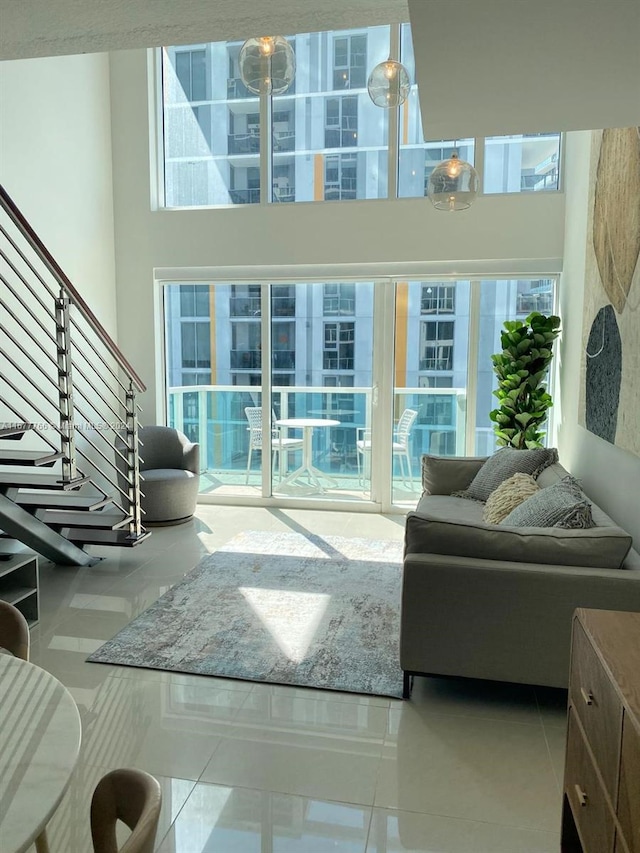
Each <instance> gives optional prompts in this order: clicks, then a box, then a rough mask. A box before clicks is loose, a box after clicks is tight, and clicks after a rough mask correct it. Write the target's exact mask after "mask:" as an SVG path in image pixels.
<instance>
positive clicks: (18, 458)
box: [0, 449, 64, 468]
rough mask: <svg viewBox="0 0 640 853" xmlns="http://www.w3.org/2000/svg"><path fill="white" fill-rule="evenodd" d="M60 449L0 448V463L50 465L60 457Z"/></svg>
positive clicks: (62, 454)
mask: <svg viewBox="0 0 640 853" xmlns="http://www.w3.org/2000/svg"><path fill="white" fill-rule="evenodd" d="M63 456H64V453H62V452H61V451H59V450H58V451H55V450H54V451H53V452H51V451H49V452H47V451H46V450H4V449H2V450H0V465H33V466H34V467H38V468H40V467H44V466H46V467H51V465H53V463H54V462H55V461H56V460H57V459H62V457H63Z"/></svg>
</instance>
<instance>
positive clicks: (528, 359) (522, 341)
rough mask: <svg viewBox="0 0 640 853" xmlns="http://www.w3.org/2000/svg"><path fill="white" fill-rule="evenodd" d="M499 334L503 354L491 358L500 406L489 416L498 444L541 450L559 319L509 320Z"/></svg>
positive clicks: (534, 315) (533, 316) (536, 316)
mask: <svg viewBox="0 0 640 853" xmlns="http://www.w3.org/2000/svg"><path fill="white" fill-rule="evenodd" d="M504 328H505V331H503V332H501V333H500V342H501V344H502V352H499V353H496V354H495V355H492V356H491V360H492V361H493V369H494V371H495V372H496V375H497V377H498V388H497V389H496V390H495V391H494V392H493V393H494V394H495V396H496V397H497V398H498V400H499V401H500V406H499V408H497V409H494V410H493V411H492V412H490V414H489V417H490V418H491V420H492V421H493V422H494V431H495V434H496V436H497V437H498V444H499V445H501V446H507V445H508V446H510V447H515V448H518V449H519V450H523V449H527V448H532V447H541V446H542V439H543V438H544V435H545V433H544V432H542V431H541V429H540V428H541V427H542V425H543V424H544V422H545V421H546V419H547V414H548V411H549V409H550V408H551V406H552V405H553V401H552V399H551V395H550V394H549V393H547V386H546V377H547V374H548V371H549V365H550V363H551V359H552V357H553V342H554V341H555V339H556V338H557V337H558V335H559V334H560V318H559V317H556V316H555V315H551V316H548V317H547V316H545V315H544V314H539V313H538V312H537V311H534V312H533V313H532V314H529V316H528V317H527V318H526V320H524V321H522V322H521V321H520V320H507V321H506V322H505V323H504Z"/></svg>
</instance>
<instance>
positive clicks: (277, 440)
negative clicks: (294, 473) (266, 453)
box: [244, 406, 302, 483]
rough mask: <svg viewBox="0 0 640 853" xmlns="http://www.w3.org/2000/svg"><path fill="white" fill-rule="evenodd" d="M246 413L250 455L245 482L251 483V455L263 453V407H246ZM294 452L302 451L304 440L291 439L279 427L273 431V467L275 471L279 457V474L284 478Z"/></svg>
mask: <svg viewBox="0 0 640 853" xmlns="http://www.w3.org/2000/svg"><path fill="white" fill-rule="evenodd" d="M244 413H245V415H246V417H247V420H248V421H249V453H248V456H247V475H246V478H245V482H246V483H248V482H249V473H250V471H251V455H252V453H253V451H254V450H259V451H262V406H246V407H245V410H244ZM271 418H272V422H275V420H276V418H275V414H274V413H273V412H272V413H271ZM292 450H302V439H301V438H293V437H289V436H287V435H286V434H285V431H284V430H282V429H279V428H278V427H273V428H272V430H271V452H272V454H273V461H272V466H273V468H274V469H275V465H276V456H277V457H278V473H279V475H280V477H282V474H283V472H284V471H285V468H286V464H285V463H286V459H287V455H288V454H289V452H290V451H292Z"/></svg>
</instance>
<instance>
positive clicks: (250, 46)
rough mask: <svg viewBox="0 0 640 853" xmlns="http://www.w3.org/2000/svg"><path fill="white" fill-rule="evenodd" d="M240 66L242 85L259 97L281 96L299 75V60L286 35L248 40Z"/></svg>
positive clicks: (242, 53)
mask: <svg viewBox="0 0 640 853" xmlns="http://www.w3.org/2000/svg"><path fill="white" fill-rule="evenodd" d="M238 64H239V67H240V77H241V78H242V82H243V83H244V85H245V86H246V87H247V89H248V90H249V91H250V92H253V93H254V94H256V95H282V93H283V92H286V91H287V89H288V88H289V86H290V85H291V83H292V82H293V78H294V76H295V73H296V57H295V54H294V52H293V48H292V47H291V45H290V44H289V42H288V41H287V40H286V38H284V36H260V37H257V38H250V39H247V40H246V41H245V43H244V44H243V45H242V47H241V48H240V56H239V58H238Z"/></svg>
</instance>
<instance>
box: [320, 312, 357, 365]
mask: <svg viewBox="0 0 640 853" xmlns="http://www.w3.org/2000/svg"><path fill="white" fill-rule="evenodd" d="M355 328H356V324H355V323H325V324H324V352H323V359H322V366H323V368H324V369H325V370H353V368H354V341H355Z"/></svg>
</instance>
